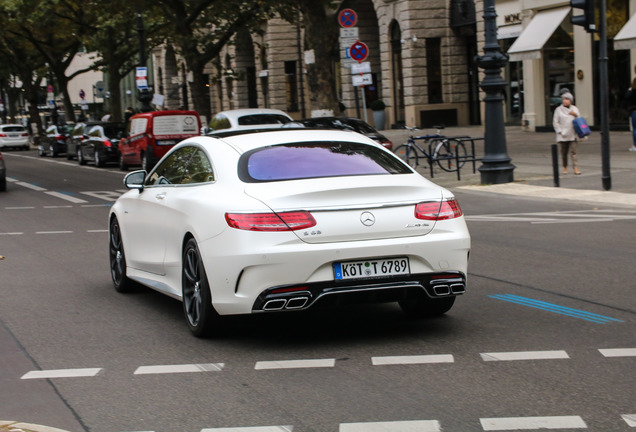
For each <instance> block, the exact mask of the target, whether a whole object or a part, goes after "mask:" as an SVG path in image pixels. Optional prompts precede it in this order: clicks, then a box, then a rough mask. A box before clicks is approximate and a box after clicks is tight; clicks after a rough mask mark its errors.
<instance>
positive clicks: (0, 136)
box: [0, 124, 30, 150]
mask: <svg viewBox="0 0 636 432" xmlns="http://www.w3.org/2000/svg"><path fill="white" fill-rule="evenodd" d="M7 147H12V148H21V149H24V150H28V149H29V147H30V144H29V133H28V132H27V130H26V128H25V127H24V126H22V125H19V124H3V125H0V149H1V148H7Z"/></svg>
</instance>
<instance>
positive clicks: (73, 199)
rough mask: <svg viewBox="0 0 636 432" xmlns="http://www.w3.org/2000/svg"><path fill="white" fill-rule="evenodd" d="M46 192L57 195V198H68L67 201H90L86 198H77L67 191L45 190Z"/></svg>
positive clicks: (75, 202)
mask: <svg viewBox="0 0 636 432" xmlns="http://www.w3.org/2000/svg"><path fill="white" fill-rule="evenodd" d="M44 193H45V194H47V195H50V196H53V197H56V198H61V199H63V200H66V201H70V202H72V203H74V204H85V203H87V202H88V201H86V200H83V199H81V198H76V197H74V196H72V195H70V194H67V193H62V192H55V191H48V192H44Z"/></svg>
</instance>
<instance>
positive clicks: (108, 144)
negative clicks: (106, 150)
mask: <svg viewBox="0 0 636 432" xmlns="http://www.w3.org/2000/svg"><path fill="white" fill-rule="evenodd" d="M104 146H105V147H112V146H113V144H112V143H111V142H110V141H109V140H104Z"/></svg>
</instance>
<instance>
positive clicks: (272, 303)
mask: <svg viewBox="0 0 636 432" xmlns="http://www.w3.org/2000/svg"><path fill="white" fill-rule="evenodd" d="M308 301H309V297H293V298H290V299H282V298H281V299H273V300H269V301H268V302H266V303H265V305H263V310H264V311H276V310H283V309H302V308H303V307H305V305H307V302H308Z"/></svg>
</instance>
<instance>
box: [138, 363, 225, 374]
mask: <svg viewBox="0 0 636 432" xmlns="http://www.w3.org/2000/svg"><path fill="white" fill-rule="evenodd" d="M224 366H225V364H223V363H199V364H184V365H159V366H140V367H138V368H137V370H136V371H135V375H151V374H171V373H192V372H220V371H222V370H223V367H224Z"/></svg>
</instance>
